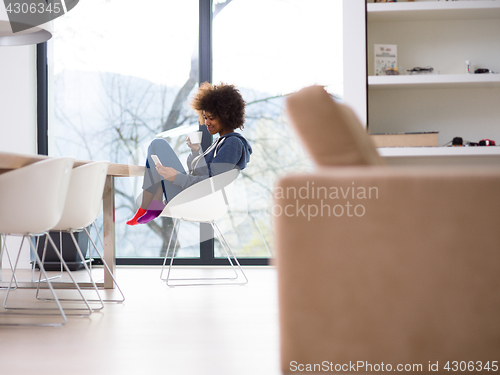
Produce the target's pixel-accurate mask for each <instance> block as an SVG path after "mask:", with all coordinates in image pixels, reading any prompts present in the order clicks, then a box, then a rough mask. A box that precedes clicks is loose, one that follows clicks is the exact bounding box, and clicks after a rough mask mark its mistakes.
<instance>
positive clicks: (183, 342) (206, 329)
mask: <svg viewBox="0 0 500 375" xmlns="http://www.w3.org/2000/svg"><path fill="white" fill-rule="evenodd" d="M192 271H194V272H208V273H211V274H214V273H216V272H220V271H221V270H220V269H210V270H201V271H200V270H192ZM222 271H224V270H222ZM245 271H246V273H247V277H248V279H249V283H248V284H247V285H245V286H233V285H231V286H215V287H214V286H201V287H176V288H169V287H167V286H166V285H165V283H164V282H162V281H161V280H160V279H159V272H160V269H159V268H156V267H119V268H118V270H117V277H118V281H119V284H120V286H121V288H122V289H123V291H124V293H125V296H126V301H125V302H124V303H122V304H113V303H108V304H106V306H105V308H104V310H102V311H101V312H94V313H93V314H92V315H91V316H90V317H87V318H82V317H69V318H68V322H67V323H66V325H65V326H63V327H56V328H54V327H5V326H4V327H0V374H2V375H18V374H37V375H43V374H52V375H54V374H64V375H80V374H82V375H94V374H103V375H113V374H120V375H124V374H125V375H126V374H139V375H149V374H168V375H171V374H172V375H181V374H193V375H204V374H217V375H225V374H227V375H239V374H252V375H259V374H261V375H278V374H280V371H279V336H278V305H277V287H276V270H275V269H274V268H272V267H260V268H257V267H255V268H252V267H249V268H245ZM186 272H187V271H186ZM4 280H5V277H4ZM5 293H6V292H5V290H0V298H1V301H2V302H3V299H4V295H5ZM19 293H23V294H25V296H24V295H23V296H22V297H21V298H30V299H31V298H33V294H32V291H31V290H21V291H19ZM19 295H21V294H19ZM0 312H1V311H0ZM35 318H36V317H35ZM5 319H6V317H5V316H1V315H0V322H2V321H4V322H5V321H6V320H5Z"/></svg>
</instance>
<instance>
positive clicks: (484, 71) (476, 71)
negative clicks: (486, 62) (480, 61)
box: [474, 68, 495, 74]
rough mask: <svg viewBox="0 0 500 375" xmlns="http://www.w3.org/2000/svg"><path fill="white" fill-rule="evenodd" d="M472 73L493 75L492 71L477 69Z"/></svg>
mask: <svg viewBox="0 0 500 375" xmlns="http://www.w3.org/2000/svg"><path fill="white" fill-rule="evenodd" d="M474 73H475V74H485V73H488V74H489V73H491V74H493V73H495V72H494V71H492V70H489V69H483V68H479V69H476V70H475V71H474Z"/></svg>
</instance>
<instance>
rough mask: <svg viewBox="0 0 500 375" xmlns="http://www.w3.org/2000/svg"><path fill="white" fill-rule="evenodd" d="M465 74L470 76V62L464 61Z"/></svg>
mask: <svg viewBox="0 0 500 375" xmlns="http://www.w3.org/2000/svg"><path fill="white" fill-rule="evenodd" d="M465 73H466V74H471V71H470V60H465Z"/></svg>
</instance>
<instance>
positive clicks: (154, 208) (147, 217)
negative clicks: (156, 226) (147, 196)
mask: <svg viewBox="0 0 500 375" xmlns="http://www.w3.org/2000/svg"><path fill="white" fill-rule="evenodd" d="M163 208H165V205H164V204H163V202H160V201H157V200H153V201H152V202H151V204H150V205H149V207H148V210H147V211H146V213H145V214H144V215H142V216H141V217H140V218H138V219H137V222H138V223H139V224H146V223H149V222H150V221H151V220H153V219H156V218H157V217H158V216H160V214H161V212H162V211H163Z"/></svg>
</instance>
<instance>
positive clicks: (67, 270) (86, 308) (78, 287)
mask: <svg viewBox="0 0 500 375" xmlns="http://www.w3.org/2000/svg"><path fill="white" fill-rule="evenodd" d="M46 238H47V239H48V241H49V242H50V244H51V245H52V247H53V248H54V252H55V253H56V255H57V257H58V258H59V261H60V262H61V263H62V265H63V267H64V269H65V270H66V272H67V275H68V276H69V277H70V279H71V282H72V283H73V285H74V286H75V287H76V290H77V291H78V294H79V295H80V297H81V299H65V301H78V302H80V301H81V302H83V303H84V304H85V307H84V308H66V310H88V314H83V313H79V314H76V315H79V316H90V315H91V314H92V311H93V310H100V309H102V307H101V308H98V309H92V307H91V306H90V304H89V302H88V300H87V298H85V296H84V295H83V292H82V290H81V288H80V286H79V285H78V283H77V282H76V280H75V278H74V276H73V273H72V272H71V270H70V269H69V267H68V264H67V263H66V261H65V260H64V258H63V257H62V254H61V252H60V251H59V249H58V248H57V246H56V244H55V243H54V241H53V240H52V238H51V237H50V236H49V235H48V233H47V237H46ZM35 252H36V251H35ZM37 256H38V254H37ZM48 281H49V280H47V282H48ZM39 291H40V283H38V286H37V298H38V293H39ZM44 300H46V301H50V300H51V299H44ZM59 300H60V301H62V299H59Z"/></svg>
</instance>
